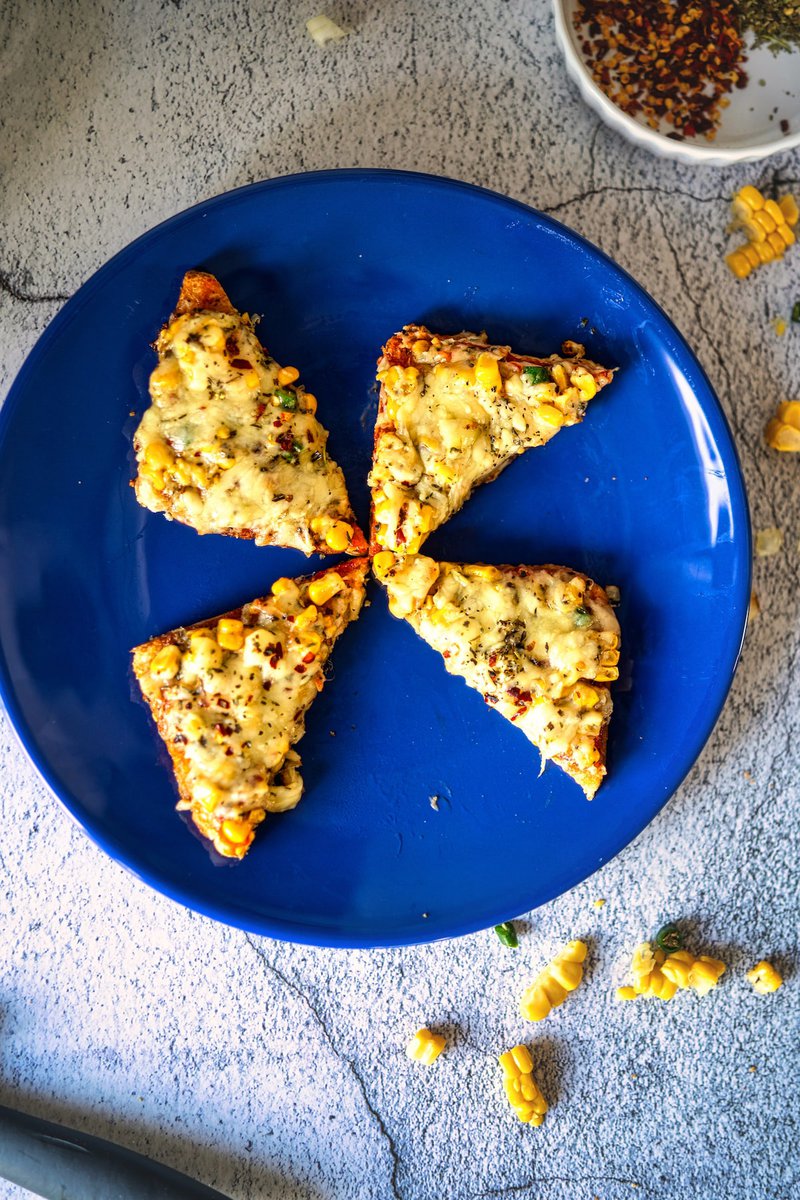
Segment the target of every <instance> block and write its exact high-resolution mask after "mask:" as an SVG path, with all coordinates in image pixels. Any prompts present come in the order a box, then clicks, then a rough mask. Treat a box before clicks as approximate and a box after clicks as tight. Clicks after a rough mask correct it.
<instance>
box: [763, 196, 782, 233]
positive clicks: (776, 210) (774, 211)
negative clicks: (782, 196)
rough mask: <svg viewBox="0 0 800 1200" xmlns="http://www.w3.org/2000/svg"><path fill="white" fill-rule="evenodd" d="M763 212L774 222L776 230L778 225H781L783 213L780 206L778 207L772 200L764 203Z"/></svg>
mask: <svg viewBox="0 0 800 1200" xmlns="http://www.w3.org/2000/svg"><path fill="white" fill-rule="evenodd" d="M764 212H765V213H767V215H768V216H770V217H771V218H772V220H773V221H774V222H775V227H776V228H777V226H778V225H782V224H783V221H784V216H783V213H782V212H781V209H780V205H778V204H777V203H776V202H775V201H774V200H765V201H764Z"/></svg>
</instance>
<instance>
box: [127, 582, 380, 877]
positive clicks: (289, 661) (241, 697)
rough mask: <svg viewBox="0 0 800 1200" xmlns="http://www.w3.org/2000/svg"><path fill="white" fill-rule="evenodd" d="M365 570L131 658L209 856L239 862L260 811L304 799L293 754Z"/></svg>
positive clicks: (300, 586) (248, 609)
mask: <svg viewBox="0 0 800 1200" xmlns="http://www.w3.org/2000/svg"><path fill="white" fill-rule="evenodd" d="M366 571H367V560H366V559H363V558H362V559H352V560H350V561H348V562H347V563H343V564H342V565H341V566H339V567H337V568H335V569H331V570H328V571H321V572H319V573H318V574H317V575H314V576H309V577H306V578H301V579H294V580H292V579H279V580H277V582H276V583H275V584H273V587H272V594H271V595H269V596H266V597H264V598H262V599H259V600H254V601H252V603H250V604H246V605H245V606H244V607H243V608H242V609H241V610H239V611H237V612H234V613H228V614H227V615H226V616H225V617H222V618H218V619H216V620H213V621H209V622H206V623H205V624H204V625H202V626H195V627H193V628H191V629H176V630H174V631H172V632H171V633H168V634H165V635H164V636H162V637H159V638H155V639H154V640H153V641H151V642H147V643H145V644H144V645H142V646H138V647H137V648H136V649H135V650H134V652H133V669H134V673H135V675H136V678H137V679H138V681H139V685H140V687H141V689H142V693H143V695H144V697H145V699H146V700H147V702H148V704H149V705H150V708H151V710H152V713H153V716H154V718H155V720H156V723H157V725H158V729H159V733H160V734H161V736H162V738H163V739H164V741H165V743H166V745H167V749H168V750H169V752H170V755H171V756H172V760H173V764H174V768H175V775H176V779H177V782H178V790H179V792H180V800H179V802H178V808H181V809H189V810H190V811H191V814H192V818H193V820H194V822H195V824H196V825H197V827H198V828H199V829H200V830H201V832H202V833H203V834H204V835H205V836H206V837H208V838H210V839H211V840H212V841H213V843H214V845H215V847H216V849H217V850H218V851H219V852H220V853H221V854H224V855H227V856H229V857H236V858H241V857H242V856H243V854H244V853H245V851H246V850H247V847H248V846H249V845H250V843H251V841H252V840H253V830H254V828H255V826H256V825H258V824H259V823H260V822H261V821H263V819H264V817H265V815H266V814H267V813H268V812H283V811H284V810H285V809H288V808H293V807H294V806H295V805H296V804H297V802H298V800H299V799H300V796H301V794H302V791H303V784H302V780H301V778H300V774H299V771H298V768H299V766H300V758H299V756H298V755H297V753H296V752H295V751H294V750H293V749H292V747H293V746H294V745H295V743H296V742H298V741H299V740H300V738H301V737H302V736H303V733H304V731H305V725H304V718H305V713H306V710H307V709H308V707H309V705H310V704H311V702H312V701H313V700H314V698H315V696H316V695H317V694H318V692H319V691H321V689H322V686H323V683H324V676H323V668H324V665H325V663H326V661H327V659H328V657H329V655H330V652H331V649H332V647H333V644H334V642H335V641H336V639H337V637H338V636H339V634H340V633H341V632H342V630H343V629H344V628H345V626H346V625H347V624H348V623H349V622H350V621H353V620H355V618H356V617H357V616H358V614H359V611H360V609H361V605H362V603H363V600H364V580H365V575H366Z"/></svg>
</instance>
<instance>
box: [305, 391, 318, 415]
mask: <svg viewBox="0 0 800 1200" xmlns="http://www.w3.org/2000/svg"><path fill="white" fill-rule="evenodd" d="M303 411H304V412H307V413H311V415H312V416H313V415H314V413H315V412H316V411H317V397H316V396H314V395H312V394H311V392H303Z"/></svg>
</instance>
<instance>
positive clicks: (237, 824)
mask: <svg viewBox="0 0 800 1200" xmlns="http://www.w3.org/2000/svg"><path fill="white" fill-rule="evenodd" d="M221 833H222V836H223V837H224V838H225V840H226V841H228V842H232V843H233V845H234V846H241V845H243V843H244V842H246V841H247V840H248V838H249V837H250V836H251V834H252V826H251V825H250V822H249V821H238V820H236V818H234V817H230V818H229V819H228V820H227V821H223V822H222V829H221Z"/></svg>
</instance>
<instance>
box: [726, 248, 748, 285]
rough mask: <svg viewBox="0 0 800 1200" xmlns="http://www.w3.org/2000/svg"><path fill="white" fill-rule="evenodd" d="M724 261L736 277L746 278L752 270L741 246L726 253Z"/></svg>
mask: <svg viewBox="0 0 800 1200" xmlns="http://www.w3.org/2000/svg"><path fill="white" fill-rule="evenodd" d="M725 262H726V263H727V264H728V266H729V267H730V269H731V271H732V272H733V274H734V275H735V276H736V278H737V279H746V278H747V276H748V275H749V274H750V271H751V270H752V267H751V266H750V262H749V260H748V259H747V258H746V257H745V255H744V253H743V251H742V249H741V247H740V248H739V249H738V250H732V251H731V253H730V254H726V255H725Z"/></svg>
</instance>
